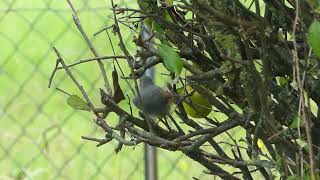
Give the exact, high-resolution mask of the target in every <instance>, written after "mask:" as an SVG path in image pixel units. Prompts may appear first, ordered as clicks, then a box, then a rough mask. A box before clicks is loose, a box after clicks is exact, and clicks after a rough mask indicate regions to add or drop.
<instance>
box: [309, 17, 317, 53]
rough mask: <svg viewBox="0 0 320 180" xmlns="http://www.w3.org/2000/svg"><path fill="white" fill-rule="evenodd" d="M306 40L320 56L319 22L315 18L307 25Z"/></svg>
mask: <svg viewBox="0 0 320 180" xmlns="http://www.w3.org/2000/svg"><path fill="white" fill-rule="evenodd" d="M308 41H309V44H310V46H311V47H312V50H313V52H314V53H315V54H316V55H317V56H318V57H320V23H319V21H317V20H315V21H313V23H312V24H311V26H310V27H309V32H308Z"/></svg>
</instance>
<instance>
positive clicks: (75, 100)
mask: <svg viewBox="0 0 320 180" xmlns="http://www.w3.org/2000/svg"><path fill="white" fill-rule="evenodd" d="M67 103H68V105H69V106H71V107H72V108H74V109H79V110H84V111H90V110H91V108H90V106H89V105H88V104H87V103H86V102H85V101H84V100H82V99H81V98H80V97H79V96H77V95H71V96H69V98H68V99H67Z"/></svg>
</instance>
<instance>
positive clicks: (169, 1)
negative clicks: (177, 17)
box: [165, 0, 173, 5]
mask: <svg viewBox="0 0 320 180" xmlns="http://www.w3.org/2000/svg"><path fill="white" fill-rule="evenodd" d="M165 2H166V3H167V4H168V5H172V4H173V0H165Z"/></svg>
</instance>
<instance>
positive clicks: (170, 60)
mask: <svg viewBox="0 0 320 180" xmlns="http://www.w3.org/2000/svg"><path fill="white" fill-rule="evenodd" d="M158 52H159V55H160V57H161V58H162V60H163V64H164V66H165V67H166V68H167V69H168V70H169V71H170V72H173V73H175V74H176V75H180V73H181V71H182V68H183V61H182V59H181V58H180V56H179V54H178V53H177V52H176V51H175V50H174V49H173V48H172V47H170V46H168V45H166V44H159V45H158Z"/></svg>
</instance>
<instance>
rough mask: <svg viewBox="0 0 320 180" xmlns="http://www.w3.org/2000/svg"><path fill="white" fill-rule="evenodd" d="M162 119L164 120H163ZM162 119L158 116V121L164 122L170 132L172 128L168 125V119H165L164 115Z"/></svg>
mask: <svg viewBox="0 0 320 180" xmlns="http://www.w3.org/2000/svg"><path fill="white" fill-rule="evenodd" d="M163 119H164V120H163ZM163 119H161V118H159V121H161V122H162V124H164V125H165V126H166V127H167V128H168V130H169V131H170V132H171V131H172V129H171V127H170V125H169V123H168V121H167V119H166V118H165V117H164V118H163Z"/></svg>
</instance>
